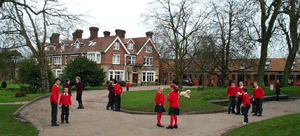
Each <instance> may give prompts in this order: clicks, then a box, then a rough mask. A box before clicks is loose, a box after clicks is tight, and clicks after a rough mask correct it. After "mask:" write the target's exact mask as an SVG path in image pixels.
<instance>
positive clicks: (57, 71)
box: [52, 69, 62, 77]
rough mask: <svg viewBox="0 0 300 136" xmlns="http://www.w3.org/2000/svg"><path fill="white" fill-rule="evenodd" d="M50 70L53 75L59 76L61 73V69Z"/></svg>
mask: <svg viewBox="0 0 300 136" xmlns="http://www.w3.org/2000/svg"><path fill="white" fill-rule="evenodd" d="M52 72H53V75H54V77H59V76H60V75H61V74H62V69H53V70H52Z"/></svg>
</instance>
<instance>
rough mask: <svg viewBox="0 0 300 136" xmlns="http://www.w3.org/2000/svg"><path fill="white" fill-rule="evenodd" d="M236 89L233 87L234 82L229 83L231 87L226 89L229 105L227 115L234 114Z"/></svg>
mask: <svg viewBox="0 0 300 136" xmlns="http://www.w3.org/2000/svg"><path fill="white" fill-rule="evenodd" d="M236 91H237V87H236V86H235V85H234V82H232V83H231V86H229V87H228V89H227V92H226V93H227V95H228V97H229V103H228V114H230V112H231V113H232V114H235V111H234V109H235V95H236Z"/></svg>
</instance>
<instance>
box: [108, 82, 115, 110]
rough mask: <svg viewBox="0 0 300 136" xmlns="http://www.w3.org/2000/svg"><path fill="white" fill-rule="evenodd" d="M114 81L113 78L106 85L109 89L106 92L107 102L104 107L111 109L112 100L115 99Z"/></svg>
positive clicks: (112, 107) (112, 108) (112, 106)
mask: <svg viewBox="0 0 300 136" xmlns="http://www.w3.org/2000/svg"><path fill="white" fill-rule="evenodd" d="M114 85H115V82H114V80H112V81H111V83H110V84H109V85H108V87H107V89H108V91H109V93H108V103H107V106H106V109H107V110H109V107H110V108H111V110H114V101H115V88H114Z"/></svg>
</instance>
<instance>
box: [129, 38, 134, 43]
mask: <svg viewBox="0 0 300 136" xmlns="http://www.w3.org/2000/svg"><path fill="white" fill-rule="evenodd" d="M130 41H132V42H133V44H135V42H134V41H133V40H132V38H130V39H129V40H128V42H127V43H129V42H130Z"/></svg>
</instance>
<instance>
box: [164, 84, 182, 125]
mask: <svg viewBox="0 0 300 136" xmlns="http://www.w3.org/2000/svg"><path fill="white" fill-rule="evenodd" d="M170 89H171V92H170V93H169V95H168V97H167V100H168V101H169V102H170V103H169V115H170V125H169V126H168V127H167V129H173V128H178V125H177V115H179V108H178V107H179V93H178V87H177V86H176V85H174V84H172V85H171V88H170ZM173 120H175V124H174V125H173Z"/></svg>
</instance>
